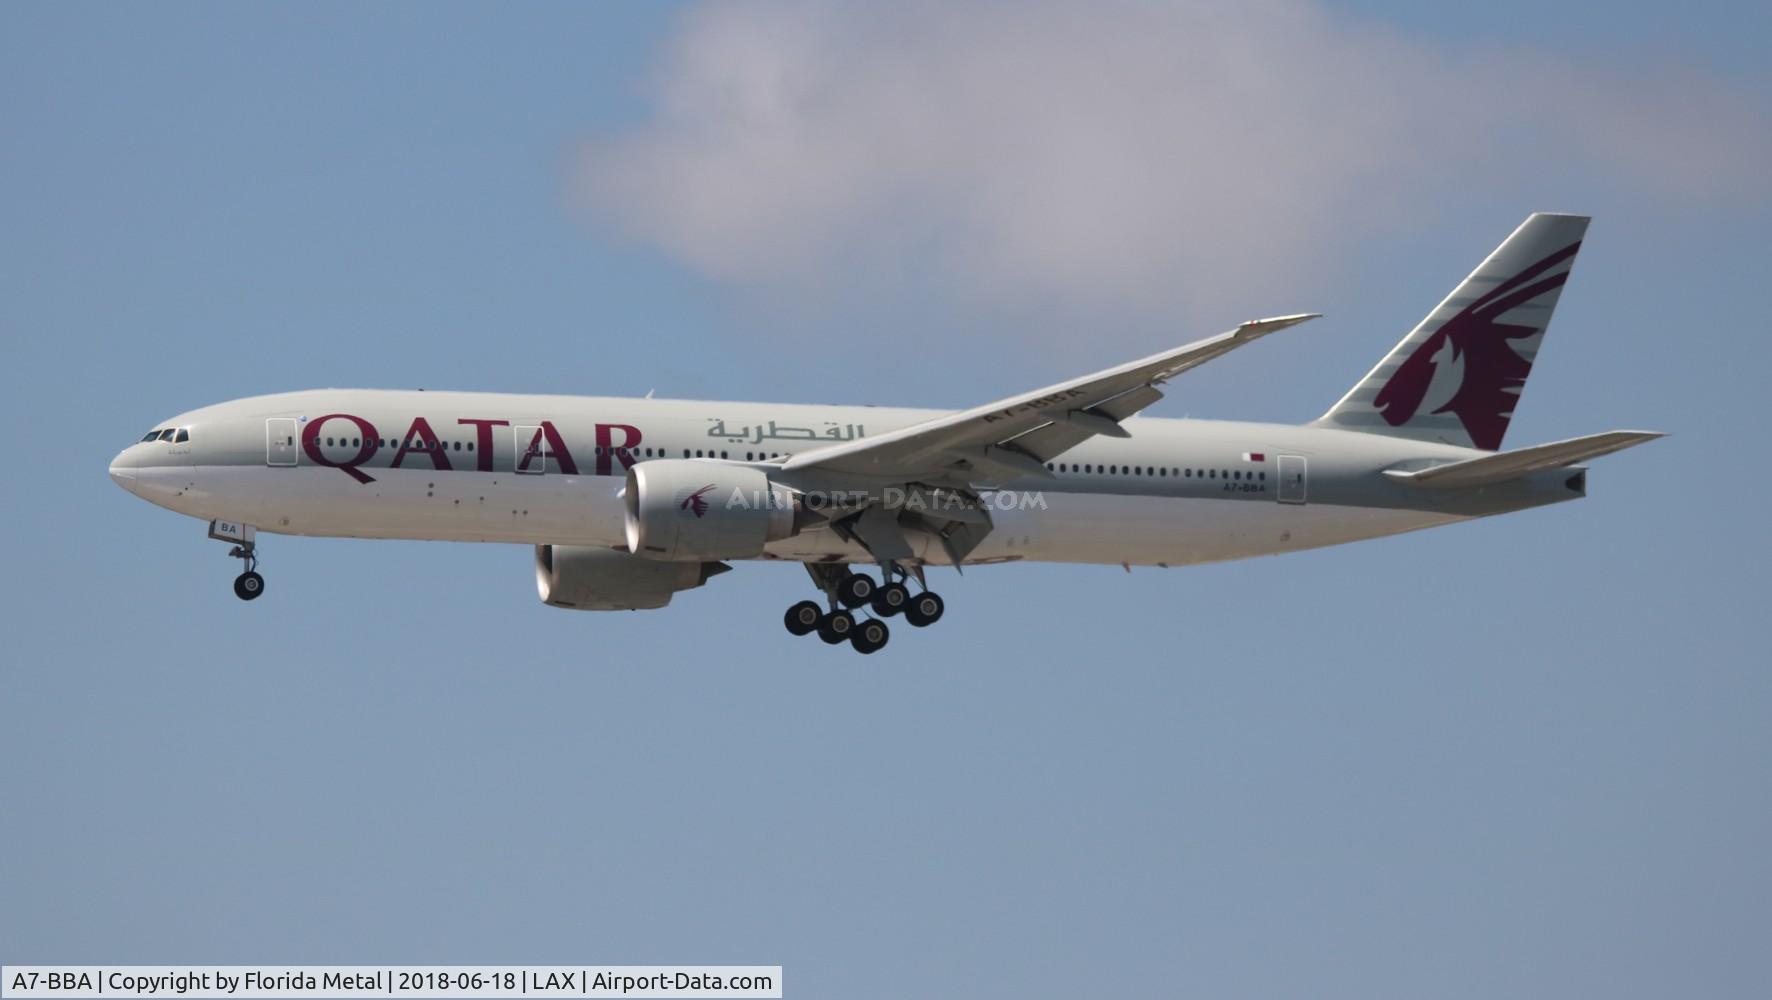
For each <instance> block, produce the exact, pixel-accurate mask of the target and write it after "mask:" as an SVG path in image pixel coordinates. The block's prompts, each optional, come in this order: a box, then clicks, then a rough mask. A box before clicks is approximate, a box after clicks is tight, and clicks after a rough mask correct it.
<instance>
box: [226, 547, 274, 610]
mask: <svg viewBox="0 0 1772 1000" xmlns="http://www.w3.org/2000/svg"><path fill="white" fill-rule="evenodd" d="M255 548H257V546H255V545H254V544H253V543H251V542H246V543H245V544H243V545H236V546H234V548H233V549H232V550H231V551H229V552H228V555H229V556H231V557H233V558H235V559H240V560H244V561H245V563H246V572H244V573H241V574H240V575H239V576H237V577H234V596H235V597H238V598H239V599H241V600H242V601H252V600H257V599H258V596H259V595H260V594H262V593H264V592H265V578H264V577H262V576H259V575H258V556H256V555H254V554H253V552H254V549H255Z"/></svg>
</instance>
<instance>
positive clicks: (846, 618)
mask: <svg viewBox="0 0 1772 1000" xmlns="http://www.w3.org/2000/svg"><path fill="white" fill-rule="evenodd" d="M854 631H855V616H854V615H852V614H850V613H849V612H847V611H833V612H831V613H830V614H827V615H821V616H819V619H818V637H819V638H820V639H823V640H824V641H825V642H827V643H830V644H831V645H833V646H835V645H836V644H837V643H839V642H842V641H843V640H845V639H847V638H849V634H850V633H851V632H854Z"/></svg>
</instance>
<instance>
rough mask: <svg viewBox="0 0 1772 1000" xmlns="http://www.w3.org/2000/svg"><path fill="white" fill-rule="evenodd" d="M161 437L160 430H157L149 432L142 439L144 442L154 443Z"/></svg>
mask: <svg viewBox="0 0 1772 1000" xmlns="http://www.w3.org/2000/svg"><path fill="white" fill-rule="evenodd" d="M159 436H160V431H159V429H158V428H156V429H154V430H151V431H149V432H148V433H147V434H146V435H144V436H143V437H142V441H152V440H154V439H155V438H157V437H159Z"/></svg>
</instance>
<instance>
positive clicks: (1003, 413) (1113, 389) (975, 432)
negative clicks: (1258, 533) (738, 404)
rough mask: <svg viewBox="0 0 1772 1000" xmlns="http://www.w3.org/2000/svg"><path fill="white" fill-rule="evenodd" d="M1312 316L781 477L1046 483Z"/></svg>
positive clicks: (821, 455)
mask: <svg viewBox="0 0 1772 1000" xmlns="http://www.w3.org/2000/svg"><path fill="white" fill-rule="evenodd" d="M1318 315H1320V314H1319V313H1301V314H1298V315H1296V316H1276V317H1274V318H1272V319H1258V320H1251V321H1250V322H1247V323H1244V324H1243V325H1242V326H1239V327H1237V328H1236V329H1234V330H1228V331H1226V332H1224V333H1221V334H1219V335H1218V336H1216V337H1208V338H1206V339H1205V340H1199V341H1195V342H1194V343H1192V344H1188V345H1187V346H1185V347H1178V348H1176V349H1174V350H1171V351H1165V352H1163V353H1161V354H1153V355H1151V356H1150V357H1148V358H1143V359H1141V360H1138V361H1132V362H1128V363H1127V364H1123V365H1120V366H1118V367H1115V368H1109V369H1107V370H1105V371H1099V372H1096V373H1094V374H1093V375H1084V376H1083V377H1081V378H1075V379H1071V380H1069V381H1067V382H1060V383H1058V384H1057V385H1050V386H1047V387H1046V388H1044V389H1035V390H1034V391H1033V392H1026V393H1022V394H1021V395H1018V396H1011V397H1009V398H1008V399H1000V400H998V401H996V402H994V403H989V404H987V405H985V406H980V407H978V408H976V409H971V410H965V411H962V412H959V413H951V414H948V415H945V416H940V417H935V418H934V419H931V420H925V421H923V422H922V423H920V424H912V425H911V426H909V427H903V428H900V429H898V430H895V431H888V432H887V433H885V434H877V435H874V436H872V437H866V438H860V439H857V440H855V441H849V442H845V443H843V444H835V445H831V446H830V447H827V448H819V449H816V450H814V451H807V452H802V453H800V454H798V455H795V456H793V457H792V458H790V459H788V460H787V461H786V462H785V463H784V464H783V466H782V467H783V469H785V470H814V469H816V470H819V471H829V472H841V473H851V474H857V475H867V476H885V477H891V478H899V479H906V480H916V479H941V478H948V479H954V478H958V479H964V480H967V481H973V480H981V479H996V478H1015V477H1021V476H1048V475H1050V474H1051V473H1049V472H1048V471H1047V469H1046V465H1045V463H1046V462H1047V461H1048V460H1049V459H1051V458H1053V457H1055V456H1057V455H1060V454H1062V453H1064V452H1066V451H1069V450H1070V449H1071V448H1073V447H1075V446H1076V445H1078V444H1079V443H1081V442H1082V441H1084V440H1087V439H1088V438H1090V437H1093V436H1094V435H1097V434H1105V435H1108V436H1110V437H1129V436H1130V434H1129V432H1128V431H1127V430H1126V429H1125V428H1124V427H1121V426H1120V421H1122V420H1124V419H1126V418H1127V417H1130V416H1132V415H1133V414H1134V413H1137V412H1138V411H1140V410H1142V409H1144V408H1145V407H1147V406H1149V405H1151V404H1152V403H1154V402H1156V401H1157V400H1159V399H1162V398H1163V392H1162V390H1160V389H1158V388H1157V386H1159V385H1161V384H1162V383H1164V382H1166V381H1168V380H1169V379H1172V378H1174V377H1175V376H1177V375H1179V374H1181V373H1182V372H1185V371H1187V370H1188V369H1190V368H1194V367H1197V366H1199V365H1202V364H1205V363H1206V362H1208V361H1211V360H1212V359H1213V358H1216V357H1218V356H1219V355H1221V354H1226V353H1228V352H1230V351H1233V350H1236V349H1237V348H1239V347H1242V346H1243V345H1244V344H1247V343H1249V342H1250V341H1253V340H1257V339H1259V338H1261V337H1264V336H1266V335H1268V334H1270V333H1273V332H1274V331H1276V330H1284V329H1285V328H1287V327H1289V326H1295V325H1297V324H1299V323H1302V322H1304V321H1305V320H1310V319H1316V318H1317V316H1318Z"/></svg>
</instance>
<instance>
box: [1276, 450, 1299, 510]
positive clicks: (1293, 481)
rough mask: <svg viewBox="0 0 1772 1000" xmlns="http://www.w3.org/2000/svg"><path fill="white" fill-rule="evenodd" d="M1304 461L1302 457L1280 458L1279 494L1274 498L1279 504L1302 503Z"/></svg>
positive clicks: (1284, 456)
mask: <svg viewBox="0 0 1772 1000" xmlns="http://www.w3.org/2000/svg"><path fill="white" fill-rule="evenodd" d="M1305 473H1306V468H1305V461H1304V456H1303V455H1281V456H1280V492H1279V494H1278V495H1277V496H1276V497H1275V499H1277V500H1279V501H1280V502H1281V503H1304V498H1305V492H1306V489H1305V487H1306V482H1305Z"/></svg>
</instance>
